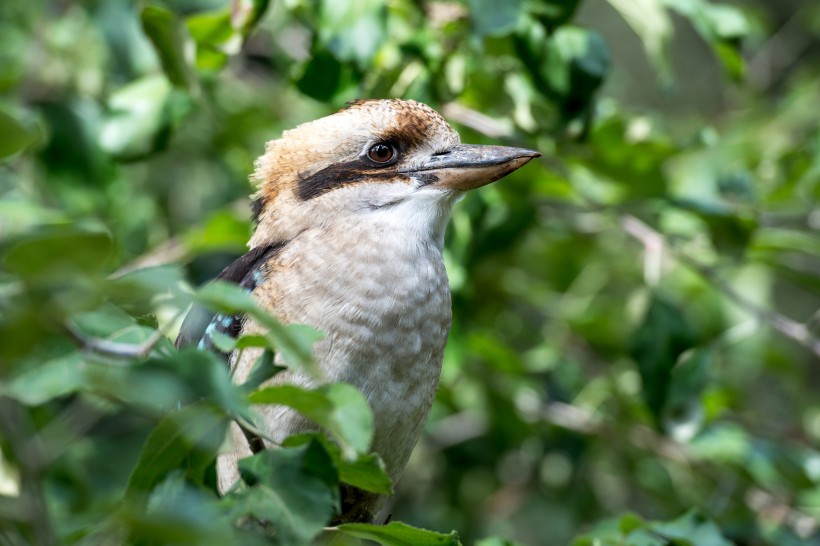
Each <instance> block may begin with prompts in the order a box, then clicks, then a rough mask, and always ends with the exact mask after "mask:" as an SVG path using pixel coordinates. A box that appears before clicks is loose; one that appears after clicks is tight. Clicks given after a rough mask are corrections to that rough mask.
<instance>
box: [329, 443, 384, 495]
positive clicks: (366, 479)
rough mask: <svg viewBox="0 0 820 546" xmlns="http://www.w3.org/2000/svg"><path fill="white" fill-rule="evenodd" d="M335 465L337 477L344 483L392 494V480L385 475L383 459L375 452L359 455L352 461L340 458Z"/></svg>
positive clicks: (375, 491) (366, 489)
mask: <svg viewBox="0 0 820 546" xmlns="http://www.w3.org/2000/svg"><path fill="white" fill-rule="evenodd" d="M336 467H337V468H338V469H339V479H340V480H341V481H343V482H345V483H348V484H350V485H353V486H355V487H358V488H359V489H364V490H365V491H372V492H373V493H381V494H383V495H392V494H393V482H392V480H391V479H390V476H388V475H387V469H386V468H385V466H384V461H382V459H381V457H379V456H378V455H377V454H375V453H371V454H368V455H359V457H358V458H356V459H355V460H352V461H349V460H346V459H344V458H341V459H339V461H338V462H337V463H336Z"/></svg>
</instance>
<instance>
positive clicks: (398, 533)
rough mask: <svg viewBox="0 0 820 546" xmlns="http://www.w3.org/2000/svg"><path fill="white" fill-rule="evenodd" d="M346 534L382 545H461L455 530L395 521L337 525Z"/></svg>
mask: <svg viewBox="0 0 820 546" xmlns="http://www.w3.org/2000/svg"><path fill="white" fill-rule="evenodd" d="M337 529H338V530H339V531H341V532H342V533H344V534H346V535H350V536H354V537H357V538H363V539H367V540H372V541H374V542H377V543H379V544H381V545H382V546H460V545H461V541H460V540H459V538H458V534H457V533H456V532H455V531H451V532H449V533H446V534H445V533H437V532H435V531H427V530H426V529H419V528H417V527H411V526H409V525H407V524H405V523H400V522H397V521H393V522H390V523H388V524H387V525H372V524H369V523H345V524H343V525H339V526H338V527H337Z"/></svg>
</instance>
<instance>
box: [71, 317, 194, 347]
mask: <svg viewBox="0 0 820 546" xmlns="http://www.w3.org/2000/svg"><path fill="white" fill-rule="evenodd" d="M184 312H185V309H182V310H180V311H179V312H178V313H177V314H176V315H175V316H174V318H173V319H171V320H169V321H168V322H167V323H165V324H164V325H163V326H161V327H160V328H157V329H156V330H155V331H154V332H153V333H152V334H151V335H150V336H148V339H146V340H145V341H143V342H142V343H138V344H133V343H122V342H119V341H111V340H108V339H100V338H96V337H91V336H88V335H86V334H85V332H83V331H81V330H80V329H79V328H77V327H76V326H75V325H73V324H71V323H70V322H66V324H65V325H64V327H65V331H66V333H68V335H69V336H71V338H72V339H74V341H76V342H77V343H79V344H80V345H82V346H83V348H85V349H86V350H89V351H94V352H96V353H100V354H103V355H106V356H113V357H116V358H145V357H147V356H148V355H149V354H151V351H152V350H153V349H154V347H156V345H157V344H158V343H159V342H160V341H161V340H162V338H163V337H165V336H166V334H167V333H168V331H169V329H170V328H171V325H173V324H174V323H175V322H176V321H177V320H178V319H179V317H181V316H182V314H183V313H184Z"/></svg>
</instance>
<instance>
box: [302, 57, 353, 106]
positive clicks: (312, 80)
mask: <svg viewBox="0 0 820 546" xmlns="http://www.w3.org/2000/svg"><path fill="white" fill-rule="evenodd" d="M341 81H342V65H341V63H340V62H339V61H337V60H336V58H335V57H333V55H330V54H329V53H327V52H324V51H322V52H317V53H316V54H315V55H314V56H313V57H312V58H311V59H310V61H308V62H307V64H306V65H305V69H304V72H303V73H302V77H301V78H299V79H298V80H297V81H296V88H297V89H299V91H301V92H302V93H304V94H305V95H307V96H308V97H311V98H314V99H316V100H319V101H329V100H331V99H332V98H333V97H334V95H336V91H337V90H338V88H339V85H340V84H341Z"/></svg>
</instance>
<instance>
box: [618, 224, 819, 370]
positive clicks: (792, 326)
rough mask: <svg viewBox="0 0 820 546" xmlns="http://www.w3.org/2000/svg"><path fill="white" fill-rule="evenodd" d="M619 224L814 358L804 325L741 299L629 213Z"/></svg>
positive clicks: (816, 351) (812, 340)
mask: <svg viewBox="0 0 820 546" xmlns="http://www.w3.org/2000/svg"><path fill="white" fill-rule="evenodd" d="M620 223H621V227H622V228H623V230H624V231H625V232H626V233H628V234H629V235H631V236H632V237H634V238H635V239H637V240H638V241H640V242H641V243H643V245H644V247H646V248H648V249H654V251H655V252H658V251H659V249H665V250H666V251H667V252H668V253H669V255H670V256H672V257H673V258H674V259H675V260H676V261H678V262H679V263H681V264H683V265H685V266H686V267H688V268H689V269H691V270H692V271H694V272H696V273H697V274H698V275H700V276H701V277H703V279H705V280H706V281H708V282H709V283H710V284H711V285H712V286H713V287H714V288H715V289H717V290H719V291H720V292H721V293H722V294H723V295H724V296H726V297H727V298H728V299H729V300H731V301H732V302H733V303H734V304H735V305H737V306H738V307H740V308H741V309H743V310H744V311H746V312H747V313H749V314H750V315H752V316H753V317H755V319H757V320H758V321H760V322H764V323H766V324H768V325H770V326H771V327H772V328H774V329H775V330H777V331H778V332H780V333H781V334H783V335H784V336H786V337H788V338H790V339H792V340H794V341H796V342H797V343H799V344H800V345H803V346H804V347H806V348H807V349H809V350H810V351H811V352H813V353H814V354H815V355H817V356H820V339H818V338H816V337H814V336H813V335H812V333H811V331H810V330H809V328H808V326H806V325H805V324H801V323H799V322H797V321H795V320H792V319H790V318H789V317H787V316H786V315H783V314H781V313H778V312H777V311H773V310H771V309H766V308H764V307H760V306H759V305H757V304H756V303H754V302H753V301H751V300H750V299H748V298H746V297H744V296H742V295H741V294H740V293H739V292H738V291H737V290H735V288H734V287H733V286H732V285H731V284H730V283H729V282H727V281H726V280H725V279H723V278H722V277H721V276H720V275H718V273H716V272H715V271H714V270H713V269H712V268H711V267H709V266H707V265H705V264H703V263H701V262H699V261H698V260H696V259H695V258H693V257H691V256H689V255H688V254H686V253H685V252H682V251H681V250H679V249H677V248H675V247H674V246H672V245H671V244H669V241H667V240H666V238H665V237H664V236H663V234H661V233H660V232H659V231H657V230H656V229H654V228H652V227H650V226H649V225H648V224H646V223H644V222H643V221H641V220H639V219H638V218H636V217H635V216H633V215H631V214H622V215H621V217H620Z"/></svg>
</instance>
